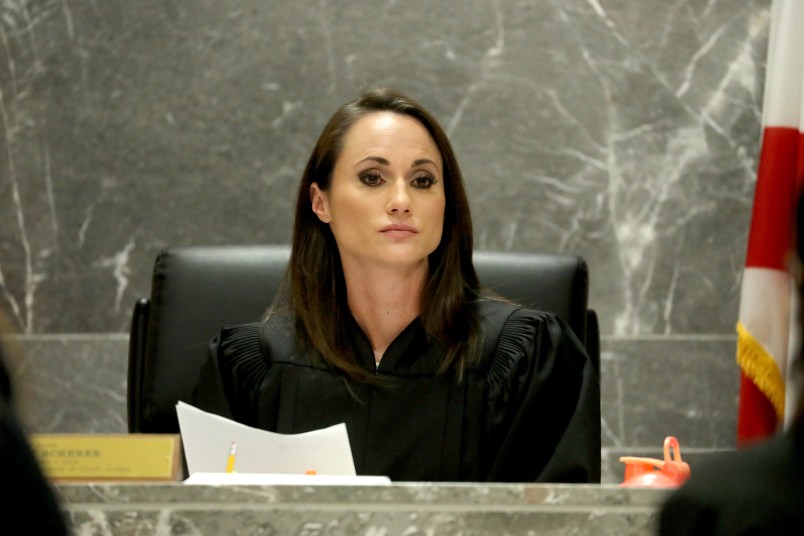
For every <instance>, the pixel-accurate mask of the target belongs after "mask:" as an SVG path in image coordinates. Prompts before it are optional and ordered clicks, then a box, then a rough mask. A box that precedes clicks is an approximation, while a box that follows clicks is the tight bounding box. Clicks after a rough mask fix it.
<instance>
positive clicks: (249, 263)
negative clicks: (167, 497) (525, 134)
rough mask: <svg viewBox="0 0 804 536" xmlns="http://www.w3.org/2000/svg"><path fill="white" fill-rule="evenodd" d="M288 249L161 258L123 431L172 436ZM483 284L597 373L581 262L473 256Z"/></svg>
mask: <svg viewBox="0 0 804 536" xmlns="http://www.w3.org/2000/svg"><path fill="white" fill-rule="evenodd" d="M289 254H290V249H289V246H262V245H261V246H194V247H183V248H167V249H164V250H162V251H161V252H160V253H159V255H158V257H157V259H156V263H155V266H154V272H153V284H152V287H151V296H150V298H142V299H140V300H139V301H138V302H137V303H136V305H135V307H134V314H133V318H132V323H131V336H130V341H129V363H128V428H129V432H131V433H178V432H179V426H178V420H177V417H176V403H177V402H178V401H179V400H183V401H186V402H187V401H189V400H190V396H191V394H192V390H193V387H194V385H195V382H196V379H197V377H198V372H199V370H200V368H201V365H202V363H203V362H204V360H205V359H206V355H207V347H208V343H209V341H210V340H211V339H212V338H213V337H214V336H215V335H217V333H218V331H219V330H220V328H221V326H223V325H225V324H233V323H241V322H250V321H254V320H258V319H259V318H260V317H261V316H262V314H263V313H264V312H265V310H266V308H267V307H268V305H269V304H270V303H271V301H272V299H273V297H274V295H275V294H276V292H277V290H278V288H279V286H280V284H281V283H282V281H283V279H284V272H285V267H286V265H287V261H288V258H289ZM474 260H475V268H476V269H477V272H478V276H479V277H480V280H481V282H482V283H483V284H484V285H486V286H487V287H489V288H491V289H492V290H494V291H495V292H497V293H498V294H500V295H501V296H505V297H506V298H509V299H512V300H515V301H517V302H519V303H522V304H524V305H529V306H532V307H536V308H540V309H543V310H546V311H550V312H553V313H555V314H557V315H559V316H560V317H562V318H563V319H564V320H565V321H566V322H567V323H568V324H569V325H570V326H571V327H572V328H573V330H574V331H575V333H576V334H577V335H578V337H579V338H580V339H581V340H582V341H583V342H584V344H585V345H586V348H587V350H588V352H589V354H590V356H591V357H592V361H593V363H594V364H595V367H597V368H598V371H599V360H600V349H599V348H600V347H599V339H600V336H599V331H598V325H597V317H596V315H595V312H594V311H593V310H590V309H589V308H588V307H587V296H588V291H589V277H588V270H587V266H586V262H585V261H584V260H583V259H582V258H581V257H578V256H573V255H547V254H533V253H499V252H491V251H478V252H475V257H474Z"/></svg>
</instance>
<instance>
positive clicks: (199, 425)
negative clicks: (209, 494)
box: [176, 402, 390, 484]
mask: <svg viewBox="0 0 804 536" xmlns="http://www.w3.org/2000/svg"><path fill="white" fill-rule="evenodd" d="M176 412H177V414H178V417H179V427H180V429H181V439H182V444H183V445H184V456H185V460H186V461H187V470H188V472H189V474H190V478H188V479H187V480H186V481H185V482H186V483H215V484H221V483H238V484H242V483H259V484H265V483H300V482H304V483H312V482H313V481H314V480H315V481H317V482H315V483H333V484H336V483H355V482H356V480H357V481H359V483H361V484H372V483H374V484H376V483H390V480H389V479H388V478H387V477H356V476H355V466H354V461H353V459H352V449H351V447H350V445H349V436H348V434H347V433H346V425H345V424H344V423H341V424H337V425H335V426H331V427H329V428H323V429H321V430H315V431H312V432H306V433H303V434H278V433H274V432H268V431H266V430H259V429H257V428H252V427H250V426H245V425H243V424H240V423H237V422H234V421H232V420H230V419H226V418H225V417H221V416H219V415H214V414H212V413H207V412H205V411H202V410H200V409H198V408H196V407H194V406H191V405H190V404H185V403H184V402H179V403H178V404H177V405H176ZM221 473H223V474H224V475H225V476H221V475H220V474H221ZM213 474H217V476H214V475H213ZM245 474H249V475H252V476H249V477H245V476H235V475H245ZM255 475H261V476H255ZM278 475H285V476H284V477H282V478H278ZM311 476H320V477H321V478H310V477H311ZM299 477H306V478H302V479H300V478H299ZM344 477H350V478H344Z"/></svg>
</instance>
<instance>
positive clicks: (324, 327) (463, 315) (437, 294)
mask: <svg viewBox="0 0 804 536" xmlns="http://www.w3.org/2000/svg"><path fill="white" fill-rule="evenodd" d="M375 112H393V113H396V114H401V115H407V116H410V117H412V118H414V119H416V120H417V121H418V122H419V123H421V124H422V125H423V126H424V127H425V128H426V129H427V131H428V132H429V133H430V136H431V137H432V138H433V141H434V142H435V144H436V146H437V147H438V150H439V151H440V153H441V158H442V160H443V163H444V173H443V175H444V176H443V180H444V195H445V201H446V202H445V208H444V224H443V232H442V236H441V242H440V243H439V245H438V247H437V248H436V249H435V251H433V253H431V254H430V257H429V259H428V260H429V269H430V274H429V277H428V280H427V282H426V283H425V287H424V289H423V292H422V296H426V297H427V299H426V300H425V299H422V304H421V315H420V318H421V320H422V323H423V325H424V329H425V332H426V333H427V335H428V337H429V338H430V339H431V340H432V341H435V342H437V343H439V344H441V345H443V347H444V349H445V357H444V360H443V362H442V364H441V372H442V373H443V372H446V371H448V370H451V369H453V370H455V371H456V373H457V374H458V377H459V378H460V377H461V376H462V374H463V371H464V369H465V367H466V366H467V365H468V364H470V363H472V362H473V361H474V360H475V359H477V358H478V357H479V356H478V348H479V347H480V345H479V340H480V337H481V335H480V324H479V321H478V318H477V315H476V311H475V308H474V307H471V306H470V304H471V303H472V302H474V301H475V300H476V299H477V298H478V297H479V295H480V292H481V287H480V283H479V281H478V278H477V274H476V273H475V269H474V265H473V264H472V217H471V214H470V212H469V201H468V199H467V197H466V190H465V188H464V182H463V176H462V175H461V170H460V168H459V167H458V161H457V160H456V158H455V153H454V151H453V149H452V145H451V144H450V142H449V139H448V138H447V135H446V133H445V132H444V130H443V129H442V128H441V126H440V125H439V124H438V122H437V121H436V119H435V118H434V117H433V116H432V115H431V114H430V113H429V112H428V111H427V110H425V108H424V107H423V106H421V105H420V104H419V103H417V102H416V101H415V100H413V99H411V98H410V97H408V96H406V95H404V94H402V93H400V92H398V91H394V90H392V89H389V88H383V87H375V88H371V89H369V90H367V91H365V92H363V93H362V94H361V95H360V96H359V97H357V98H356V99H355V100H352V101H350V102H347V103H345V104H343V105H342V106H341V107H340V108H338V110H337V111H336V112H335V113H334V114H333V116H332V117H331V118H330V120H329V122H328V123H327V124H326V126H325V127H324V129H323V131H322V132H321V135H320V136H319V138H318V141H317V142H316V144H315V147H314V148H313V152H312V154H311V155H310V158H309V160H308V162H307V166H306V167H305V169H304V173H303V175H302V178H301V183H300V184H299V191H298V195H297V199H296V218H295V222H294V226H293V242H292V251H291V255H290V264H289V266H288V275H287V286H288V287H289V288H286V295H285V297H284V299H285V300H286V302H287V306H288V308H289V310H290V311H291V312H292V313H293V314H294V315H295V320H296V335H297V338H298V339H299V341H300V342H301V343H302V344H304V345H306V346H307V347H309V348H312V349H314V350H315V351H317V353H318V354H320V355H321V356H322V357H323V359H324V360H325V361H326V362H327V363H328V364H329V365H330V366H331V367H334V368H336V369H339V370H341V371H343V372H344V373H346V374H347V375H348V376H349V377H351V378H352V379H354V380H357V381H361V382H372V381H375V378H376V376H375V375H374V374H372V373H370V372H368V371H365V370H363V369H362V368H361V367H360V366H359V365H358V363H357V361H356V360H355V358H354V356H353V353H352V350H351V348H350V346H349V343H348V338H347V334H346V326H347V320H348V315H349V314H350V313H349V309H348V306H347V302H346V284H345V282H344V276H343V268H342V266H341V259H340V255H339V253H338V247H337V244H336V243H335V238H334V236H333V235H332V232H331V230H330V228H329V225H327V224H325V223H323V222H321V221H320V220H319V219H318V217H317V216H316V215H315V214H314V213H313V211H312V206H311V200H310V186H311V185H312V184H313V183H317V184H318V186H319V188H321V189H322V190H328V189H329V187H330V186H331V183H332V171H333V169H334V167H335V163H336V161H337V160H338V158H339V157H340V155H341V152H342V151H343V144H344V138H345V136H346V134H347V132H348V131H349V129H350V128H351V127H352V125H354V124H355V122H357V120H358V119H360V118H362V117H365V116H366V115H369V114H371V113H375Z"/></svg>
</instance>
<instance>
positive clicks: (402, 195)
mask: <svg viewBox="0 0 804 536" xmlns="http://www.w3.org/2000/svg"><path fill="white" fill-rule="evenodd" d="M387 210H388V212H389V213H391V214H408V213H410V195H409V193H408V185H407V183H406V182H405V181H404V180H403V179H398V180H396V181H394V182H393V184H392V185H391V188H390V189H389V194H388V207H387Z"/></svg>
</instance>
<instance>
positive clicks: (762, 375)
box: [737, 322, 785, 422]
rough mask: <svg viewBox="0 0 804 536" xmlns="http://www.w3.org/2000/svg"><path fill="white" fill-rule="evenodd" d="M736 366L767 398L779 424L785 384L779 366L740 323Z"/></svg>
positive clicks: (782, 417) (738, 324) (781, 415)
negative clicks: (738, 366)
mask: <svg viewBox="0 0 804 536" xmlns="http://www.w3.org/2000/svg"><path fill="white" fill-rule="evenodd" d="M737 364H738V365H740V368H742V370H743V373H744V374H745V375H746V376H747V377H748V378H749V379H750V380H751V381H752V382H754V385H756V386H757V388H758V389H759V390H760V391H762V393H763V394H764V395H765V396H766V397H768V400H770V403H771V404H772V405H773V409H775V410H776V416H777V417H778V418H779V421H780V422H781V421H782V420H783V419H784V396H785V395H784V390H785V384H784V379H783V378H782V374H781V372H780V371H779V365H777V364H776V361H775V360H774V359H773V357H772V356H771V355H770V353H769V352H768V351H767V350H766V349H765V347H764V346H762V344H761V343H760V342H759V341H758V340H756V339H755V338H754V336H753V335H751V333H749V331H748V329H746V327H745V326H744V325H743V323H742V322H737Z"/></svg>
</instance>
